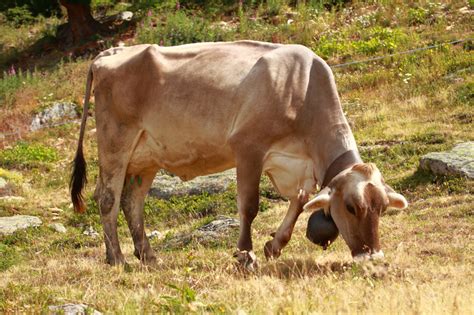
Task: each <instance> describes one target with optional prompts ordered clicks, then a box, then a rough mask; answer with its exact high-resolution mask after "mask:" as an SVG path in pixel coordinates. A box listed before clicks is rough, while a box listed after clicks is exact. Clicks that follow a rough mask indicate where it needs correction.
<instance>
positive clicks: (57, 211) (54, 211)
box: [48, 207, 64, 213]
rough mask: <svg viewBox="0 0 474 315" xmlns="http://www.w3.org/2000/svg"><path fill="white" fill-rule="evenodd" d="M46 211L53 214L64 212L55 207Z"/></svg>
mask: <svg viewBox="0 0 474 315" xmlns="http://www.w3.org/2000/svg"><path fill="white" fill-rule="evenodd" d="M48 210H49V211H51V212H53V213H61V212H64V210H63V209H60V208H56V207H54V208H49V209H48Z"/></svg>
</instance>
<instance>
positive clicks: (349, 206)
mask: <svg viewBox="0 0 474 315" xmlns="http://www.w3.org/2000/svg"><path fill="white" fill-rule="evenodd" d="M346 208H347V211H349V212H350V213H352V214H353V215H355V214H356V212H355V209H354V207H353V206H351V205H349V204H346Z"/></svg>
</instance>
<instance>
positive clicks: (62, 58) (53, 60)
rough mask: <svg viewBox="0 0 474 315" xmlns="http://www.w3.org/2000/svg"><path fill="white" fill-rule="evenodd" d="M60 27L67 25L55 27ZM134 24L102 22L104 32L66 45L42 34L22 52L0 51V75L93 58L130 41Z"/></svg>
mask: <svg viewBox="0 0 474 315" xmlns="http://www.w3.org/2000/svg"><path fill="white" fill-rule="evenodd" d="M64 25H67V24H63V25H60V26H58V28H59V27H64ZM136 25H137V20H132V21H124V22H123V23H121V24H114V21H111V22H108V23H104V24H103V26H104V28H107V29H108V30H107V32H105V33H102V34H97V35H94V36H92V37H91V38H90V39H89V40H87V41H83V42H80V43H77V44H67V43H66V41H65V40H64V39H62V38H61V37H59V38H58V37H55V36H51V35H46V36H44V37H42V38H40V39H38V40H37V41H36V42H34V43H33V44H32V45H30V46H29V47H27V48H25V49H23V50H20V51H16V50H13V51H11V52H7V51H2V54H3V56H2V57H1V58H0V74H2V73H4V72H7V71H8V70H9V69H10V68H11V67H12V66H13V67H14V68H15V69H16V70H18V69H21V70H22V71H33V70H54V69H56V68H57V67H59V66H60V65H61V64H62V63H63V62H70V61H74V60H75V59H77V58H87V57H94V56H96V55H97V54H98V53H99V52H101V51H102V50H105V49H107V48H109V47H111V46H116V45H117V44H118V42H119V41H123V40H126V39H129V38H132V37H133V36H134V34H135V29H136Z"/></svg>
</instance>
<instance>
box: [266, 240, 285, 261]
mask: <svg viewBox="0 0 474 315" xmlns="http://www.w3.org/2000/svg"><path fill="white" fill-rule="evenodd" d="M263 252H264V253H265V257H266V258H267V260H271V259H276V258H278V257H280V255H281V246H277V245H276V244H275V239H273V240H271V241H268V242H266V243H265V246H264V247H263Z"/></svg>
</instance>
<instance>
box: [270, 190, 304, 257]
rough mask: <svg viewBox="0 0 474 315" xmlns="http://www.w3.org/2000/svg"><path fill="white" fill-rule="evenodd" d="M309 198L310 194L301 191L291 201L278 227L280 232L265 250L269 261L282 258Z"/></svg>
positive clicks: (277, 232)
mask: <svg viewBox="0 0 474 315" xmlns="http://www.w3.org/2000/svg"><path fill="white" fill-rule="evenodd" d="M308 197H309V196H308V193H306V191H304V190H302V189H300V191H299V193H298V196H297V197H295V198H292V199H290V207H289V208H288V212H287V213H286V215H285V218H284V219H283V222H282V223H281V225H280V226H279V227H278V230H277V231H276V232H275V233H272V236H273V239H272V240H271V241H268V242H267V243H266V244H265V246H264V248H263V251H264V252H265V257H266V258H267V259H272V258H278V257H280V255H281V251H282V249H283V248H284V247H285V246H286V244H288V242H289V241H290V239H291V235H292V234H293V228H294V227H295V224H296V221H297V220H298V217H299V216H300V214H301V213H302V212H303V206H304V205H305V204H306V203H307V202H308Z"/></svg>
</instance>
